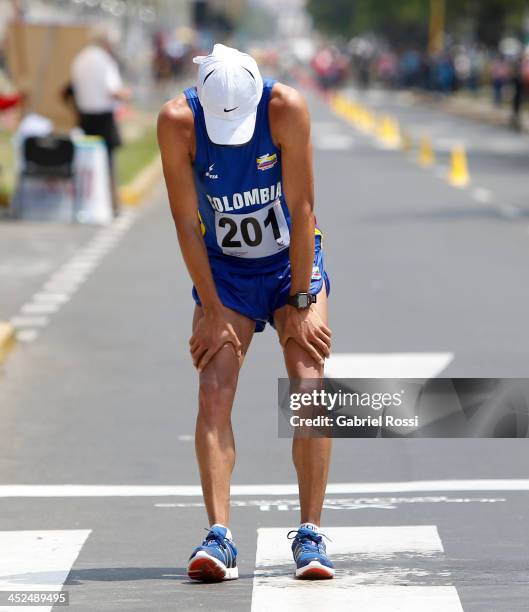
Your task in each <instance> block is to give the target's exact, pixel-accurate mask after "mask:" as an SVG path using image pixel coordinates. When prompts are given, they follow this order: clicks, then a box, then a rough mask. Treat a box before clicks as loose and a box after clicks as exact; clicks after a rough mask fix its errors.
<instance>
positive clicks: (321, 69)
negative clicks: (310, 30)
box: [311, 47, 348, 90]
mask: <svg viewBox="0 0 529 612" xmlns="http://www.w3.org/2000/svg"><path fill="white" fill-rule="evenodd" d="M311 66H312V69H313V70H314V72H315V73H316V77H317V78H318V81H319V84H320V86H321V87H322V88H323V89H324V90H327V89H331V88H333V87H337V86H338V85H340V84H341V83H342V82H343V81H344V80H345V78H346V75H347V68H348V60H347V58H346V57H345V55H343V54H342V53H340V51H339V50H338V49H337V48H336V47H322V48H321V49H319V50H318V51H317V52H316V54H315V55H314V57H313V58H312V62H311Z"/></svg>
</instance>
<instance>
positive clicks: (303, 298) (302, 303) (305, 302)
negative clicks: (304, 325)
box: [298, 293, 310, 308]
mask: <svg viewBox="0 0 529 612" xmlns="http://www.w3.org/2000/svg"><path fill="white" fill-rule="evenodd" d="M298 304H299V307H300V308H308V307H309V306H310V300H309V296H308V295H307V294H306V293H304V294H302V295H300V296H298Z"/></svg>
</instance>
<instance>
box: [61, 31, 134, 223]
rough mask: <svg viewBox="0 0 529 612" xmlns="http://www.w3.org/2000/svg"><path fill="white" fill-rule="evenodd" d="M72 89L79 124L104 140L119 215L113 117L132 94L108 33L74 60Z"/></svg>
mask: <svg viewBox="0 0 529 612" xmlns="http://www.w3.org/2000/svg"><path fill="white" fill-rule="evenodd" d="M72 87H73V93H74V97H75V104H76V106H77V109H78V112H79V125H80V127H81V129H82V130H83V131H84V133H85V134H87V135H89V136H100V137H101V138H103V140H104V141H105V144H106V147H107V151H108V161H109V168H110V177H111V190H112V202H113V208H114V214H116V215H117V214H118V213H119V200H118V196H117V188H116V179H115V172H114V150H115V149H116V148H117V147H119V146H120V144H121V138H120V135H119V131H118V126H117V124H116V120H115V117H114V110H115V107H116V103H117V102H118V101H127V100H129V98H130V92H129V91H128V90H127V89H125V88H124V86H123V81H122V79H121V75H120V72H119V67H118V64H117V62H116V60H115V59H114V56H113V54H112V46H111V43H110V40H109V38H108V35H107V34H106V33H102V32H98V33H97V34H95V35H94V38H93V40H92V42H91V43H90V44H89V45H88V46H87V47H85V48H84V49H83V50H82V51H81V52H80V53H79V54H78V55H77V57H76V58H75V59H74V61H73V64H72Z"/></svg>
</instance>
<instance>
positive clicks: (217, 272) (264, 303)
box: [193, 236, 331, 332]
mask: <svg viewBox="0 0 529 612" xmlns="http://www.w3.org/2000/svg"><path fill="white" fill-rule="evenodd" d="M210 266H211V271H212V273H213V280H214V281H215V286H216V287H217V293H218V294H219V298H220V301H221V302H222V303H223V305H224V306H226V307H227V308H231V309H232V310H235V311H236V312H239V313H240V314H242V315H244V316H245V317H248V318H249V319H253V320H254V321H255V331H256V332H262V331H263V330H264V328H265V326H266V323H267V322H268V323H270V325H272V326H273V325H274V312H275V311H276V310H277V309H278V308H281V306H284V305H285V304H286V303H287V299H288V295H289V293H290V262H289V261H287V262H286V264H285V265H284V266H283V267H282V268H279V269H277V270H273V271H271V272H267V273H265V274H256V273H255V272H254V271H242V272H241V271H239V270H234V269H233V267H231V266H230V267H228V266H226V265H223V264H222V261H219V260H217V259H210ZM323 283H325V289H326V292H327V295H329V292H330V288H331V286H330V281H329V277H328V275H327V272H326V271H325V268H324V260H323V251H322V248H321V236H316V242H315V249H314V266H313V269H312V278H311V283H310V293H314V294H317V293H319V292H320V291H321V290H322V287H323ZM193 299H194V300H195V302H196V303H197V304H198V305H199V306H200V305H201V304H200V298H199V297H198V293H197V291H196V289H195V287H193Z"/></svg>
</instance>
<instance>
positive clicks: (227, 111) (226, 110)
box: [224, 106, 239, 113]
mask: <svg viewBox="0 0 529 612" xmlns="http://www.w3.org/2000/svg"><path fill="white" fill-rule="evenodd" d="M237 108H239V107H238V106H234V107H233V108H225V109H224V112H225V113H231V111H234V110H236V109H237Z"/></svg>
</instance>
